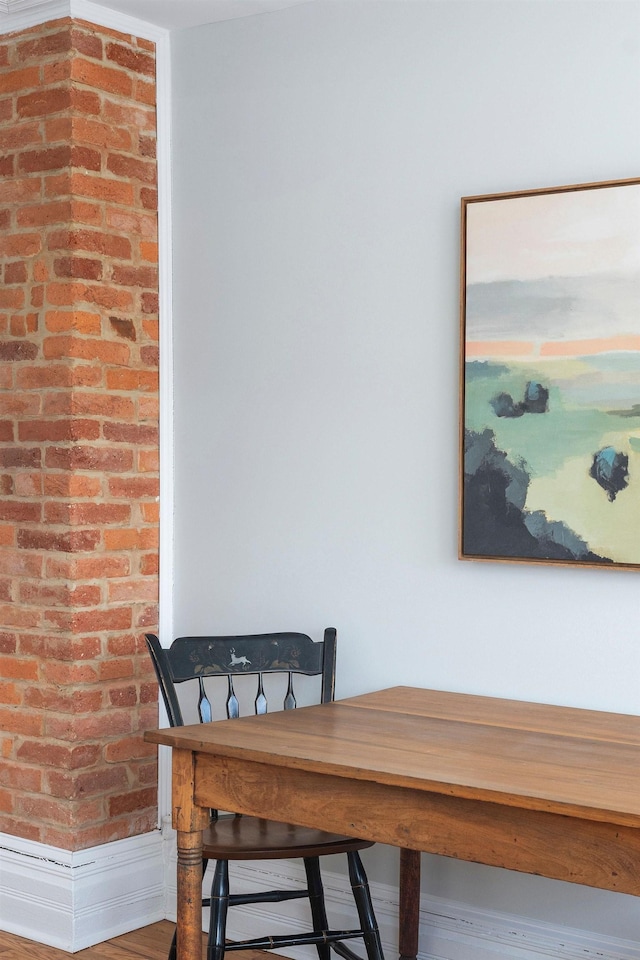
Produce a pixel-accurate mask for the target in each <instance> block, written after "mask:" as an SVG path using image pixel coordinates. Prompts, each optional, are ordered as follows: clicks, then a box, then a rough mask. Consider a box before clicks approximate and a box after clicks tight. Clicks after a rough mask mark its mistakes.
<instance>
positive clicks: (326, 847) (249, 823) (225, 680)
mask: <svg viewBox="0 0 640 960" xmlns="http://www.w3.org/2000/svg"><path fill="white" fill-rule="evenodd" d="M146 639H147V644H148V647H149V651H150V653H151V658H152V660H153V664H154V667H155V670H156V675H157V677H158V682H159V684H160V690H161V692H162V697H163V699H164V703H165V707H166V709H167V714H168V717H169V722H170V724H171V726H181V725H182V724H183V723H184V722H185V721H184V720H183V709H182V708H181V705H180V703H179V701H178V695H177V691H176V685H177V684H182V683H184V682H186V681H189V680H192V681H194V685H193V686H194V688H195V692H196V696H195V697H194V700H197V704H198V708H197V712H198V714H199V717H195V710H194V717H195V719H194V720H190V719H189V718H187V722H197V719H199V720H200V721H202V722H209V721H211V720H215V719H223V718H224V717H225V715H226V717H229V718H233V717H238V716H239V715H240V713H241V709H240V701H241V700H242V699H243V696H242V694H243V693H247V692H248V691H247V690H246V689H242V690H241V687H242V688H246V687H247V681H246V679H245V678H246V677H247V676H252V677H253V681H252V682H250V686H251V692H250V694H249V697H250V699H251V700H252V701H253V702H252V705H251V712H255V713H266V712H267V698H268V696H270V692H269V689H268V687H269V684H273V683H274V682H276V681H275V680H274V678H273V677H271V676H267V675H273V674H280V675H281V676H280V680H281V681H282V689H281V691H280V696H282V698H283V699H282V703H283V708H284V709H285V710H289V709H292V708H294V707H295V706H296V698H295V693H294V674H305V675H307V676H312V677H317V678H319V681H320V685H321V691H320V702H321V703H326V702H328V701H330V700H333V697H334V684H335V662H336V631H335V630H334V629H333V628H328V629H327V630H325V632H324V640H323V641H322V642H318V643H314V642H313V641H312V640H311V638H310V637H308V636H306V634H302V633H267V634H257V635H248V636H234V637H178V639H177V640H174V642H173V643H172V644H171V647H170V648H169V649H163V648H162V647H161V645H160V642H159V640H158V638H157V637H156V636H154V635H153V634H150V633H148V634H146ZM283 677H284V679H282V678H283ZM256 678H257V680H256ZM205 680H206V684H205ZM234 681H235V684H234ZM299 682H300V683H301V682H302V681H299ZM216 686H218V687H219V688H220V687H221V688H222V689H221V690H220V692H219V694H218V696H217V697H216V696H215V695H214V690H213V688H214V687H216ZM317 700H318V698H317V696H316V697H315V698H314V702H317ZM185 709H186V708H185ZM278 709H280V707H278ZM244 712H248V711H244ZM370 846H372V843H371V842H370V841H367V840H355V839H352V838H350V837H343V836H339V835H336V834H332V833H326V832H324V831H323V830H315V829H311V828H307V827H298V826H293V825H291V824H283V823H276V822H274V821H269V820H260V819H258V818H256V817H248V816H236V815H233V814H220V815H218V812H217V811H212V821H211V824H210V826H209V828H208V830H206V831H205V834H204V843H203V873H204V871H205V870H206V866H207V863H208V861H210V860H215V861H216V866H215V871H214V876H213V880H212V884H211V897H210V898H209V899H203V901H202V903H203V906H209V907H210V910H211V915H210V923H209V940H208V951H207V960H222V958H223V957H224V954H225V951H230V950H272V949H275V950H277V949H279V948H282V947H289V946H296V945H299V944H300V945H301V944H315V946H316V949H317V951H318V956H319V960H329V957H330V952H331V949H333V950H334V951H335V952H336V953H337V954H339V955H340V956H341V957H344V958H345V960H358V957H357V954H355V953H354V952H353V950H351V949H350V948H349V947H347V946H346V945H345V943H344V941H345V940H352V939H355V938H362V940H363V942H364V946H365V949H366V953H367V958H368V960H384V956H383V953H382V945H381V942H380V935H379V933H378V926H377V923H376V918H375V915H374V912H373V906H372V903H371V896H370V893H369V886H368V883H367V877H366V874H365V871H364V867H363V865H362V861H361V859H360V855H359V853H358V851H359V850H362V849H364V848H365V847H370ZM336 853H346V855H347V861H348V868H349V880H350V883H351V888H352V891H353V897H354V900H355V905H356V909H357V912H358V921H359V924H360V926H359V928H358V929H354V930H330V929H329V925H328V920H327V914H326V908H325V902H324V891H323V886H322V878H321V874H320V861H319V858H320V857H321V856H324V855H329V854H336ZM289 858H302V859H303V861H304V867H305V872H306V878H307V886H306V888H304V889H302V890H300V889H297V890H293V889H292V890H273V891H267V892H261V893H255V894H232V893H230V892H229V861H231V860H267V859H269V860H271V859H289ZM302 897H306V898H308V900H309V904H310V908H311V920H312V924H313V930H312V931H309V932H305V933H299V934H291V935H288V936H264V937H259V938H256V939H253V940H243V941H236V942H234V943H227V942H225V941H226V937H225V931H226V920H227V911H228V908H229V907H231V906H234V905H240V904H247V903H265V902H270V903H274V902H281V901H283V900H295V899H299V898H302ZM175 956H176V940H175V935H174V939H173V943H172V945H171V950H170V952H169V960H175Z"/></svg>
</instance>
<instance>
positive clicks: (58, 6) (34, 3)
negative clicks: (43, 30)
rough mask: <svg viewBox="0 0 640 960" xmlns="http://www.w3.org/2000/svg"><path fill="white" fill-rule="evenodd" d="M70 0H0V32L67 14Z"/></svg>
mask: <svg viewBox="0 0 640 960" xmlns="http://www.w3.org/2000/svg"><path fill="white" fill-rule="evenodd" d="M69 5H70V0H0V34H2V33H13V31H14V30H26V29H27V27H35V26H37V25H38V24H39V23H46V22H47V20H58V19H59V18H60V17H68V16H69Z"/></svg>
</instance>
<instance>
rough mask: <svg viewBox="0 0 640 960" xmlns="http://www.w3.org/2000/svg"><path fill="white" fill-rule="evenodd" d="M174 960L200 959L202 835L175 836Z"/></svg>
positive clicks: (180, 834) (184, 834)
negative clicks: (176, 872) (176, 859)
mask: <svg viewBox="0 0 640 960" xmlns="http://www.w3.org/2000/svg"><path fill="white" fill-rule="evenodd" d="M177 916H178V924H177V951H178V952H177V960H201V958H202V834H201V833H199V832H198V833H184V832H183V831H179V832H178V911H177Z"/></svg>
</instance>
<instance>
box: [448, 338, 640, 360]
mask: <svg viewBox="0 0 640 960" xmlns="http://www.w3.org/2000/svg"><path fill="white" fill-rule="evenodd" d="M613 351H634V352H637V351H640V336H633V335H629V336H619V337H607V338H606V339H592V340H550V341H547V342H546V343H540V344H538V343H533V342H527V341H523V340H484V341H477V342H475V343H474V342H467V344H466V345H465V353H466V356H467V359H478V358H482V357H484V358H492V357H513V358H518V357H527V358H529V357H585V356H591V355H593V354H597V353H611V352H613Z"/></svg>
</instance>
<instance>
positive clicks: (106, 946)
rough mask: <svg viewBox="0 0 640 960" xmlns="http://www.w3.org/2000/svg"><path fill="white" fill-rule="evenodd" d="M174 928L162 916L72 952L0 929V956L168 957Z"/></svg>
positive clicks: (48, 959)
mask: <svg viewBox="0 0 640 960" xmlns="http://www.w3.org/2000/svg"><path fill="white" fill-rule="evenodd" d="M173 930H174V924H173V923H169V921H168V920H161V921H160V923H154V924H152V926H150V927H143V928H142V929H141V930H134V931H133V932H132V933H125V934H123V935H122V936H121V937H114V939H113V940H107V941H106V942H105V943H99V944H97V945H96V946H95V947H88V948H87V949H86V950H80V951H79V952H78V953H74V954H69V953H67V952H66V951H65V950H57V949H56V948H55V947H47V946H44V944H42V943H34V942H33V941H32V940H25V939H23V938H22V937H16V936H14V935H13V934H12V933H3V932H2V931H1V930H0V960H69V958H70V957H74V958H79V960H167V953H168V950H169V944H170V943H171V938H172V937H173ZM203 939H204V938H203ZM240 955H241V956H242V957H243V960H269V958H271V960H280V958H278V957H277V956H276V954H273V953H262V952H260V951H258V950H247V951H242V953H241V954H240Z"/></svg>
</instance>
